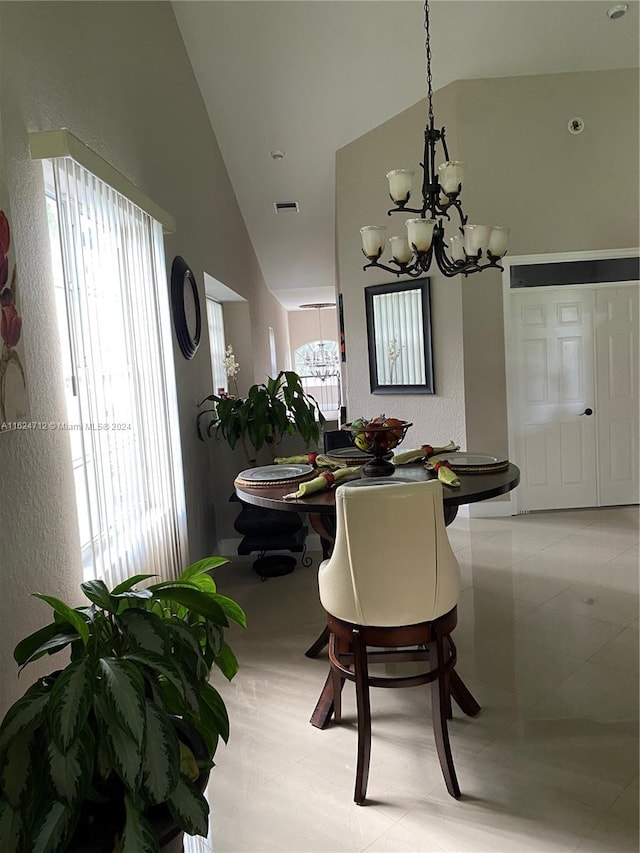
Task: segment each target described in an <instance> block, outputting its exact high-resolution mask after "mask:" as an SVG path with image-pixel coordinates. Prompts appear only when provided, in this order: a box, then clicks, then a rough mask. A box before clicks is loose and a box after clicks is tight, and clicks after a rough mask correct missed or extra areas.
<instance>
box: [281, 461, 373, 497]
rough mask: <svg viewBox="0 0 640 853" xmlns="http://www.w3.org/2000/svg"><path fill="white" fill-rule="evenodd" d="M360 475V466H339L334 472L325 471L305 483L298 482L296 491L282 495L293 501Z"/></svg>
mask: <svg viewBox="0 0 640 853" xmlns="http://www.w3.org/2000/svg"><path fill="white" fill-rule="evenodd" d="M359 475H360V467H359V466H357V467H353V468H340V469H338V470H337V471H335V472H334V473H332V472H331V471H325V472H324V473H323V474H320V476H319V477H315V479H313V480H307V481H306V482H305V483H300V485H299V486H298V491H297V492H291V494H289V495H284V500H285V501H294V500H297V499H298V498H304V497H306V496H307V495H312V494H314V493H315V492H322V491H324V490H325V489H330V488H331V486H333V484H334V483H336V484H337V483H340V482H342V481H343V480H353V479H355V478H356V477H358V476H359Z"/></svg>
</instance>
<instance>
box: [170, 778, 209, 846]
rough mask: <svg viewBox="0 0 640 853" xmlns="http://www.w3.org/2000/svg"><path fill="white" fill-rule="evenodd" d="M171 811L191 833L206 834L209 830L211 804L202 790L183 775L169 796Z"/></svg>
mask: <svg viewBox="0 0 640 853" xmlns="http://www.w3.org/2000/svg"><path fill="white" fill-rule="evenodd" d="M168 805H169V811H170V812H171V814H172V815H173V819H174V820H175V822H176V823H177V824H178V826H179V827H181V829H184V831H185V832H187V833H189V835H205V836H206V834H207V832H208V830H209V804H208V803H207V801H206V800H205V798H204V797H203V796H202V794H201V793H200V791H198V789H197V788H196V787H195V785H192V784H191V782H189V781H188V780H187V779H185V778H184V776H181V777H180V779H179V781H178V784H177V785H176V788H175V790H174V792H173V793H172V794H171V796H170V797H169V801H168Z"/></svg>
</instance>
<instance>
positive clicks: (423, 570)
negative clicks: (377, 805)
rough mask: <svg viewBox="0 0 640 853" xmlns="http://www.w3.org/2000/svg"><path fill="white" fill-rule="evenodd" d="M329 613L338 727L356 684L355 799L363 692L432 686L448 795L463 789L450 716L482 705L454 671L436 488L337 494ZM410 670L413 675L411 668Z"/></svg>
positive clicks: (450, 589) (358, 795)
mask: <svg viewBox="0 0 640 853" xmlns="http://www.w3.org/2000/svg"><path fill="white" fill-rule="evenodd" d="M318 585H319V590H320V600H321V602H322V605H323V607H324V609H325V610H326V611H327V623H328V628H329V660H330V663H331V675H330V681H331V684H332V693H333V713H334V717H335V721H336V722H339V721H340V718H341V691H342V687H343V685H344V681H345V679H348V680H350V681H354V682H355V684H356V701H357V709H358V760H357V770H356V785H355V794H354V800H355V802H356V803H359V804H362V803H363V802H364V799H365V796H366V791H367V780H368V774H369V757H370V750H371V712H370V703H369V686H373V687H411V686H415V685H418V684H425V683H430V684H431V699H432V719H433V730H434V735H435V742H436V748H437V752H438V758H439V760H440V765H441V767H442V772H443V774H444V778H445V783H446V786H447V790H448V791H449V793H450V794H451V796H453V797H456V798H458V797H459V796H460V788H459V786H458V781H457V778H456V772H455V768H454V765H453V758H452V755H451V747H450V744H449V735H448V731H447V718H451V696H453V697H454V698H455V699H456V701H457V702H458V704H459V705H460V707H461V708H462V709H463V710H464V711H465V713H468V714H469V715H471V716H473V715H475V714H476V713H477V712H478V711H479V710H480V706H479V705H478V704H477V702H476V701H475V699H474V698H473V697H472V696H471V694H470V693H469V692H468V690H467V689H466V687H465V686H464V684H463V683H462V681H461V680H460V678H459V676H457V674H456V673H455V670H454V665H455V661H456V650H455V646H454V644H453V641H452V640H451V637H450V634H451V632H452V631H453V629H454V627H455V625H456V621H457V618H456V603H457V600H458V594H459V592H460V570H459V567H458V563H457V560H456V558H455V556H454V554H453V551H452V550H451V546H450V544H449V539H448V537H447V532H446V530H445V525H444V518H443V504H442V486H441V484H440V483H439V482H438V481H437V480H432V481H429V482H422V483H393V482H389V483H385V484H384V485H368V484H366V481H363V480H360V481H358V485H357V486H356V485H354V484H351V485H349V484H346V485H343V486H340V487H339V488H338V489H337V490H336V540H335V546H334V549H333V553H332V555H331V557H330V558H329V559H328V560H325V561H324V562H323V563H322V564H321V565H320V569H319V572H318ZM416 660H427V661H428V668H427V669H423V670H422V671H421V672H420V673H419V674H408V675H406V676H390V675H384V676H377V675H376V676H374V675H371V674H370V673H369V664H370V663H372V662H375V663H379V662H383V661H384V662H388V663H392V662H393V663H396V662H406V661H416ZM414 669H415V668H414Z"/></svg>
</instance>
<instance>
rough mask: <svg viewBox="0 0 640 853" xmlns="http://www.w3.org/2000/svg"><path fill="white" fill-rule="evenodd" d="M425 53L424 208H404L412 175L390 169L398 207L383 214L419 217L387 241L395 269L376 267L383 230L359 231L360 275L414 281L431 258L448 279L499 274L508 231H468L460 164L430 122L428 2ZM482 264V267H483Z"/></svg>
mask: <svg viewBox="0 0 640 853" xmlns="http://www.w3.org/2000/svg"><path fill="white" fill-rule="evenodd" d="M424 29H425V33H426V41H425V49H426V54H427V103H428V106H429V114H428V119H429V121H428V124H427V126H426V128H425V131H424V161H423V162H422V163H421V164H420V165H421V166H422V169H423V171H424V178H423V181H422V207H421V208H415V207H408V206H407V204H408V202H409V199H410V198H411V185H412V179H413V175H414V173H413V171H411V170H410V169H394V170H393V171H391V172H388V173H387V179H388V181H389V195H390V196H391V201H392V202H394V204H395V205H396V206H395V207H393V208H391V210H388V211H387V215H388V216H391V214H392V213H418V214H420V215H419V217H417V218H414V219H407V220H406V227H407V236H406V237H391V238H390V239H389V243H390V244H391V256H392V260H390V261H389V263H390V264H393V266H386V265H385V264H381V263H380V257H381V256H382V253H383V251H384V246H385V242H386V232H387V229H386V227H385V226H382V225H365V227H364V228H361V229H360V234H361V235H362V251H363V253H364V255H365V257H366V258H367V260H368V261H369V263H368V264H365V266H364V267H363V269H365V270H366V269H369V267H377V268H378V269H383V270H386V271H387V272H391V273H394V274H395V275H398V276H399V275H409V276H412V277H413V278H416V277H418V276H420V275H423V274H424V273H426V272H427V270H428V269H429V267H430V266H431V261H432V259H433V258H435V261H436V264H437V265H438V268H439V269H440V271H441V272H442V274H443V275H445V276H447V277H451V276H454V275H458V274H459V273H462V274H464V275H469V274H471V273H474V272H480V271H481V270H483V269H486V267H496V268H497V269H500V270H501V269H502V267H501V266H500V264H499V260H500V258H502V257H503V256H504V255H505V254H506V251H507V238H508V235H509V229H508V228H503V227H502V226H500V225H494V226H490V225H467V217H466V216H465V214H464V212H463V210H462V202H461V201H460V193H461V191H462V183H463V179H464V163H462V162H460V161H458V160H450V159H449V152H448V150H447V143H446V140H445V129H444V127H443V128H442V129H440V130H438V129H437V128H436V127H435V122H434V117H433V87H432V78H431V41H430V34H429V0H425V4H424ZM437 143H440V144H441V145H442V149H443V153H444V162H442V163H441V164H440V165H439V166H438V167H437V169H436V160H437V154H436V146H437ZM454 211H455V213H457V217H458V220H459V231H460V233H459V234H455V235H454V236H452V237H450V238H449V245H448V246H447V240H446V237H445V230H444V224H443V221H444V220H445V219H446V220H448V221H451V213H453V212H454ZM481 259H483V260H482V262H481Z"/></svg>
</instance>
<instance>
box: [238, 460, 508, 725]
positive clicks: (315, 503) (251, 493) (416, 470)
mask: <svg viewBox="0 0 640 853" xmlns="http://www.w3.org/2000/svg"><path fill="white" fill-rule="evenodd" d="M457 473H458V477H459V479H460V485H459V486H458V487H452V486H447V485H443V487H442V490H443V509H444V519H445V524H451V522H452V521H453V520H454V518H455V517H456V515H457V512H458V508H459V507H460V506H463V505H465V504H472V503H477V502H479V501H485V500H488V499H489V498H495V497H498V496H499V495H504V494H507V493H508V492H510V491H511V490H512V489H515V488H516V486H517V485H518V483H519V482H520V469H519V468H518V466H517V465H514V464H513V463H511V462H510V463H509V465H508V467H507V468H505V469H504V470H502V471H492V472H490V473H473V474H471V473H468V474H462V473H460V472H459V471H458V472H457ZM436 476H437V474H436V473H435V472H434V471H431V470H429V469H427V468H426V467H425V465H424V463H423V462H411V463H407V464H405V465H398V466H396V469H395V471H394V472H393V474H391V475H390V476H388V477H385V478H384V480H385V482H389V483H393V482H400V483H402V482H407V481H410V482H416V481H418V482H423V481H426V480H431V479H434V478H435V477H436ZM363 479H366V478H363ZM344 482H349V481H344ZM372 482H373V479H372ZM376 482H380V480H376ZM235 490H236V495H237V496H238V498H239V499H240V500H241V501H243V502H244V503H248V504H253V505H255V506H260V507H263V508H264V509H275V510H281V511H282V512H301V513H307V515H308V517H309V523H310V524H311V526H312V527H313V529H314V530H315V531H316V533H318V534H319V536H320V539H321V542H322V554H323V558H324V559H327V558H328V557H329V556H330V554H331V549H332V547H333V542H334V538H335V517H336V498H335V487H332V488H328V489H324V490H323V491H321V492H315V493H314V494H311V495H309V496H308V497H301V498H296V499H293V500H292V499H288V500H285V495H291V494H292V493H295V491H296V490H297V484H295V485H292V484H291V483H288V484H281V485H271V484H266V483H261V484H260V485H256V486H248V485H246V484H245V483H244V482H243V484H242V485H239V484H238V483H237V482H236V484H235ZM328 641H329V631H328V628H325V629H324V630H323V631H322V633H321V634H320V636H319V637H318V639H317V640H315V642H314V643H313V644H312V645H311V646H310V647H309V648H308V649H307V651H306V652H305V654H306V655H307V657H310V658H314V657H317V655H319V654H320V652H321V651H322V649H323V648H324V647H325V646H326V645H327V643H328ZM450 679H451V683H450V690H451V695H452V696H453V697H454V699H455V700H456V702H457V703H458V705H459V706H460V707H461V708H462V710H463V711H464V712H465V713H466V714H468V715H470V716H475V715H476V714H477V713H478V711H479V710H480V706H479V705H478V703H477V702H476V700H475V698H474V697H473V696H472V694H471V693H470V691H469V690H468V689H467V687H466V685H465V684H464V682H463V681H462V679H461V678H460V676H459V675H458V674H457V673H456V671H455V669H453V670H452V671H451V673H450ZM332 713H333V688H332V681H331V674H329V676H328V677H327V680H326V682H325V685H324V687H323V689H322V692H321V694H320V698H319V699H318V702H317V704H316V707H315V709H314V711H313V714H312V716H311V720H310V722H311V725H313V726H315V727H316V728H325V727H326V725H327V724H328V722H329V719H330V717H331V714H332Z"/></svg>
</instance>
